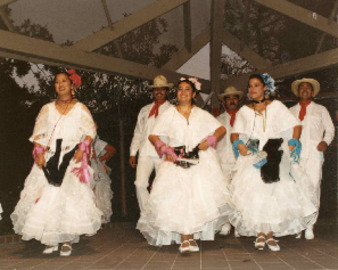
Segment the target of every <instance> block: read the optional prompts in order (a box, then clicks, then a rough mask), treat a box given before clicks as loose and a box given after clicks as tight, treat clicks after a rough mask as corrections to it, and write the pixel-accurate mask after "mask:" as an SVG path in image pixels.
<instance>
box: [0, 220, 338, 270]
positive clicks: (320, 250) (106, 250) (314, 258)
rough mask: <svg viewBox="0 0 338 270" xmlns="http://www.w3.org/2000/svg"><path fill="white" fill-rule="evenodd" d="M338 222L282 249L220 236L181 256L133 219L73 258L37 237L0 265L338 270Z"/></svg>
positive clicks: (2, 249) (3, 251)
mask: <svg viewBox="0 0 338 270" xmlns="http://www.w3.org/2000/svg"><path fill="white" fill-rule="evenodd" d="M337 232H338V231H337V226H332V225H331V226H328V225H325V226H324V225H323V226H318V227H317V228H316V230H315V233H316V238H315V239H314V240H311V241H307V240H304V239H301V240H296V239H295V238H294V237H283V238H281V239H279V240H280V242H279V244H280V246H281V251H280V252H271V251H269V250H267V249H266V250H264V251H257V250H255V249H254V247H253V241H254V238H252V237H250V238H246V237H241V238H234V237H233V236H227V237H224V236H217V238H216V240H215V241H210V242H209V241H208V242H201V243H200V248H201V252H200V253H194V254H190V255H186V256H181V255H180V254H179V253H178V250H177V248H178V246H177V245H172V246H165V247H162V248H158V247H152V246H149V245H148V244H147V242H146V241H145V240H144V238H143V237H142V236H141V235H140V234H139V233H138V232H137V231H136V230H135V229H134V224H132V223H112V224H110V225H109V226H106V228H104V229H102V230H100V231H99V233H98V234H97V235H95V236H93V237H82V239H81V241H80V243H79V244H75V245H73V254H72V255H71V256H70V257H60V256H59V253H58V252H55V253H54V254H50V255H43V254H42V253H41V252H42V250H43V246H42V245H41V244H40V243H38V242H37V241H30V242H20V243H13V244H3V245H0V269H17V270H19V269H71V270H76V269H133V270H136V269H156V270H162V269H164V270H165V269H168V270H169V269H173V270H174V269H175V270H176V269H182V270H183V269H184V270H191V269H194V270H195V269H209V270H211V269H215V270H216V269H217V270H220V269H241V270H242V269H244V270H246V269H264V270H265V269H273V270H281V269H304V270H305V269H306V270H310V269H338V233H337Z"/></svg>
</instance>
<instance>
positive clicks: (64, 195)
mask: <svg viewBox="0 0 338 270" xmlns="http://www.w3.org/2000/svg"><path fill="white" fill-rule="evenodd" d="M80 164H81V163H78V164H75V162H74V161H73V160H71V161H70V163H69V166H68V168H67V170H66V173H65V176H64V178H63V182H62V184H61V186H59V187H56V186H53V185H50V184H49V183H48V182H47V179H46V177H45V175H44V173H43V171H42V170H40V169H39V168H38V166H37V165H36V164H34V165H33V168H32V170H31V172H30V174H29V175H28V177H27V178H26V181H25V185H24V189H23V190H22V192H21V194H20V200H19V202H18V204H17V205H16V207H15V210H14V212H13V213H12V214H11V219H12V222H13V225H14V231H15V232H16V233H17V234H21V235H22V239H23V240H30V239H33V238H35V239H36V240H38V241H40V242H41V243H42V244H45V245H56V244H58V243H64V242H72V243H76V242H78V241H79V236H80V235H83V234H85V235H88V236H91V235H94V234H95V233H96V232H97V231H98V230H99V229H100V227H101V218H102V212H101V211H100V210H99V209H98V208H97V207H96V205H95V202H94V194H93V191H92V190H91V188H90V185H89V184H85V183H81V182H80V181H79V179H78V177H77V176H76V175H75V174H74V173H72V172H71V170H72V169H73V168H75V167H80ZM89 169H90V171H91V173H92V169H91V168H90V167H89Z"/></svg>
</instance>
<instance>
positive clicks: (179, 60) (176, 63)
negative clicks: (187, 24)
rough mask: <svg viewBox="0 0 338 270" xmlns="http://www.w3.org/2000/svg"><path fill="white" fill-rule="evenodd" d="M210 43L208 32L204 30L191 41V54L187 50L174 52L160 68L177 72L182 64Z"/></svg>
mask: <svg viewBox="0 0 338 270" xmlns="http://www.w3.org/2000/svg"><path fill="white" fill-rule="evenodd" d="M209 41H210V30H209V28H208V29H205V30H204V31H203V32H202V33H201V34H199V35H198V36H197V37H195V38H194V39H193V40H192V46H191V47H192V48H191V52H189V51H188V50H187V48H185V47H184V48H182V49H181V50H179V51H178V52H176V53H175V54H174V55H173V56H172V58H171V59H170V60H169V61H168V62H167V63H166V64H165V65H164V66H163V67H161V68H163V69H168V70H172V71H176V70H178V69H179V68H180V67H181V66H182V65H183V64H184V63H186V62H187V61H188V60H189V59H190V58H191V57H193V56H194V55H195V54H196V53H197V52H198V51H199V50H200V49H202V48H203V47H204V46H205V45H207V44H208V42H209Z"/></svg>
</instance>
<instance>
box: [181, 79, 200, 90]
mask: <svg viewBox="0 0 338 270" xmlns="http://www.w3.org/2000/svg"><path fill="white" fill-rule="evenodd" d="M182 82H186V83H187V84H189V85H190V86H191V88H192V91H193V92H196V91H197V89H196V87H195V84H193V83H192V82H191V81H189V80H188V79H185V80H182V81H179V82H178V84H177V89H178V86H179V85H180V84H181V83H182Z"/></svg>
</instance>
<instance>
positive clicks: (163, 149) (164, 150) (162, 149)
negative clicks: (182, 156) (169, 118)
mask: <svg viewBox="0 0 338 270" xmlns="http://www.w3.org/2000/svg"><path fill="white" fill-rule="evenodd" d="M155 149H156V152H157V154H158V155H159V157H160V158H161V157H162V156H163V155H164V154H167V155H171V156H172V157H173V161H174V162H175V161H176V160H177V158H178V157H177V155H176V154H175V152H174V149H173V148H171V147H170V146H166V145H165V143H164V142H162V141H161V140H158V141H156V142H155Z"/></svg>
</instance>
